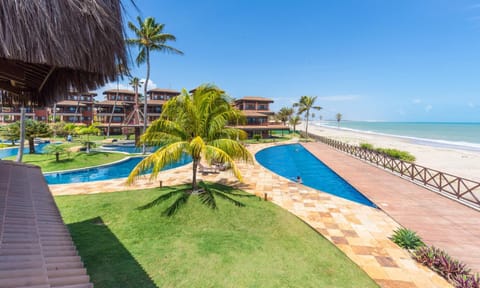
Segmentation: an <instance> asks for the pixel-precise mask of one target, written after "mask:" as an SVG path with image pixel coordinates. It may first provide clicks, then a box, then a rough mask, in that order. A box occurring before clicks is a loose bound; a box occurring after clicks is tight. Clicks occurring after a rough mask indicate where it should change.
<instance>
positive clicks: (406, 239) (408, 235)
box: [391, 228, 425, 250]
mask: <svg viewBox="0 0 480 288" xmlns="http://www.w3.org/2000/svg"><path fill="white" fill-rule="evenodd" d="M391 239H392V241H393V242H394V243H395V244H397V245H398V246H400V247H402V248H404V249H410V250H413V249H417V248H418V247H421V246H425V244H424V243H423V241H422V239H420V236H418V235H417V233H415V231H412V230H410V229H407V228H399V229H397V230H395V231H394V232H393V235H392V237H391Z"/></svg>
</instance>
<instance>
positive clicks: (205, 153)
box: [127, 85, 253, 215]
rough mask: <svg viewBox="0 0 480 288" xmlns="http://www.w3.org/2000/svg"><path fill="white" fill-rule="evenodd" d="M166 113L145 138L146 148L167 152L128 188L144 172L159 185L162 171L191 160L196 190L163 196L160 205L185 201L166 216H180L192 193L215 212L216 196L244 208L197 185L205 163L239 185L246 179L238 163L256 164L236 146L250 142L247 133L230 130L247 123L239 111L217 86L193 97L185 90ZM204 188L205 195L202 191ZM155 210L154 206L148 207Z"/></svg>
mask: <svg viewBox="0 0 480 288" xmlns="http://www.w3.org/2000/svg"><path fill="white" fill-rule="evenodd" d="M163 108H164V109H163V111H162V114H161V116H160V118H159V119H157V120H155V121H154V122H153V123H152V125H151V126H150V127H149V128H148V129H147V132H146V133H145V134H144V135H142V142H144V143H148V144H150V145H162V146H161V148H160V149H158V150H157V151H156V152H154V153H152V154H151V155H150V156H148V157H146V158H144V159H143V160H142V161H141V162H140V163H139V164H138V165H137V166H136V167H135V168H134V169H133V170H132V172H131V173H130V175H129V177H128V180H127V182H128V183H133V182H134V180H135V179H136V178H137V177H138V176H139V175H141V173H142V172H144V171H147V170H149V169H150V168H152V172H151V175H150V178H151V179H155V178H156V177H157V175H158V173H159V171H160V170H161V169H162V168H163V167H165V166H166V165H168V164H170V163H173V162H176V161H178V160H180V158H181V157H182V155H184V154H188V155H190V156H191V157H192V162H193V165H192V186H191V189H188V190H179V191H174V192H171V193H169V194H166V195H169V196H166V195H163V196H160V198H158V199H157V200H158V201H163V200H165V199H167V198H170V197H171V196H173V195H174V194H180V195H181V196H180V197H179V198H178V199H177V201H175V203H174V204H172V206H170V207H169V208H168V209H167V210H166V211H165V212H164V213H166V214H167V215H172V214H173V213H175V211H177V209H178V207H179V205H181V204H184V203H185V202H186V200H187V199H188V197H189V195H191V194H192V193H198V194H199V197H200V198H201V201H202V203H204V204H206V205H207V206H209V207H211V208H216V204H215V198H214V196H218V197H221V198H223V199H227V200H228V201H230V202H233V203H234V204H236V205H237V206H243V204H242V203H241V202H238V201H236V200H235V199H233V198H231V197H229V196H228V195H226V194H225V193H224V192H222V191H219V190H212V189H208V188H207V186H206V185H204V184H203V183H197V168H198V167H199V165H201V161H202V160H204V162H206V163H207V164H212V163H214V162H218V163H224V164H225V166H226V167H230V168H231V170H232V172H233V174H234V175H235V177H237V179H239V180H240V181H241V180H242V175H241V173H240V170H239V169H238V167H237V165H236V163H235V161H236V160H243V161H246V162H250V163H251V162H252V159H253V158H252V155H251V154H250V152H249V151H248V150H247V149H246V148H245V147H244V146H243V145H242V144H241V143H240V142H238V141H237V140H236V138H237V135H240V139H245V138H246V137H247V135H246V132H245V131H243V130H240V129H237V128H234V127H227V126H226V125H227V124H228V123H235V121H236V120H237V119H239V118H241V117H243V116H242V114H241V113H240V111H239V110H237V109H236V108H234V107H232V105H230V101H229V99H228V96H226V94H225V93H224V92H223V91H222V90H220V89H219V88H217V87H215V86H212V85H202V86H200V87H198V88H197V89H196V90H195V91H194V92H193V94H188V92H187V91H186V90H185V89H184V90H183V91H182V93H181V94H180V95H179V96H177V97H174V98H172V99H170V100H168V102H167V103H165V105H164V107H163ZM199 186H202V187H201V188H202V189H199ZM157 200H155V201H157ZM155 201H154V202H155ZM152 203H153V202H152ZM155 203H157V202H155ZM155 203H154V204H155ZM150 206H151V204H147V205H146V207H150Z"/></svg>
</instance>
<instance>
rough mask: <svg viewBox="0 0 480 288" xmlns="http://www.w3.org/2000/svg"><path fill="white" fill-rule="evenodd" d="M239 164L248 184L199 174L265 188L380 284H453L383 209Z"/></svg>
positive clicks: (187, 175)
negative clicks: (401, 237)
mask: <svg viewBox="0 0 480 288" xmlns="http://www.w3.org/2000/svg"><path fill="white" fill-rule="evenodd" d="M267 146H269V145H268V144H265V145H252V146H251V147H250V150H251V152H252V153H256V152H257V151H259V150H260V149H262V148H265V147H267ZM352 161H357V160H352ZM358 162H359V161H358ZM240 166H241V167H240V168H241V171H242V175H243V176H244V181H245V182H244V183H238V181H236V180H235V179H234V178H233V177H232V175H231V174H230V173H229V172H221V173H220V174H209V175H200V177H201V178H202V179H203V180H208V181H218V182H222V183H225V184H230V185H236V186H238V187H240V188H242V189H244V190H245V191H247V192H250V193H254V194H256V195H259V196H261V197H263V196H264V195H265V193H266V194H267V195H268V199H269V201H272V202H274V203H276V204H277V205H279V206H280V207H283V208H284V209H287V210H288V211H290V212H291V213H293V214H295V215H297V216H298V217H299V218H301V219H302V220H303V221H305V222H306V223H308V224H309V225H310V226H311V227H313V228H314V229H316V230H317V231H318V232H319V233H321V234H322V235H323V236H324V237H325V238H326V239H328V240H329V241H331V242H332V243H334V244H335V245H336V246H337V247H338V248H339V249H341V250H342V251H343V252H344V253H345V254H346V255H347V256H348V257H349V258H350V259H352V261H354V262H355V263H356V264H358V265H359V266H360V267H361V268H362V269H363V270H364V271H365V272H366V273H367V274H368V275H369V276H370V277H372V279H374V280H375V281H376V282H377V283H378V284H379V285H380V286H381V287H385V288H387V287H392V288H393V287H395V288H397V287H398V288H402V287H418V288H420V287H451V286H450V285H449V284H448V283H447V282H446V281H445V280H444V279H443V278H441V277H440V276H438V275H437V274H435V273H434V272H432V271H430V270H429V269H427V268H425V267H424V266H422V265H420V264H418V263H417V262H416V261H414V260H413V259H412V258H411V257H410V255H409V254H408V253H407V252H406V251H404V250H403V249H401V248H399V247H398V246H396V245H395V244H394V243H393V242H391V241H390V240H389V239H388V237H389V236H391V235H392V231H393V230H395V229H396V228H397V227H398V226H399V225H398V224H397V223H396V222H395V221H394V220H393V219H392V218H390V217H389V216H388V215H387V214H385V213H384V212H382V211H381V210H379V209H374V208H370V207H367V206H364V205H361V204H357V203H354V202H351V201H348V200H344V199H342V198H338V197H336V196H333V195H330V194H327V193H323V192H319V191H317V190H314V189H311V188H309V187H306V186H303V185H301V184H297V183H294V182H292V181H290V180H288V179H286V178H283V177H281V176H278V175H275V174H273V173H271V172H270V171H268V170H266V169H264V168H263V167H261V166H260V165H259V164H255V165H253V166H252V165H246V164H242V165H240ZM375 177H378V176H376V175H375ZM191 178H192V175H191V165H186V166H183V167H179V168H176V169H172V170H168V171H164V172H161V173H160V175H159V178H158V179H157V180H156V181H149V180H148V179H147V178H145V177H144V178H142V179H139V181H138V182H137V183H136V184H135V186H131V187H128V186H126V185H125V179H118V180H109V181H101V182H90V183H81V184H69V185H52V186H50V190H51V191H52V193H53V194H54V195H67V194H90V193H99V192H114V191H120V190H130V189H139V188H147V187H158V186H159V185H160V181H162V185H176V184H180V183H188V182H190V181H191Z"/></svg>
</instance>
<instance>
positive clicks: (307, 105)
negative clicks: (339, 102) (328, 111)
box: [293, 96, 322, 138]
mask: <svg viewBox="0 0 480 288" xmlns="http://www.w3.org/2000/svg"><path fill="white" fill-rule="evenodd" d="M315 100H317V96H302V97H300V101H298V103H294V104H293V107H298V114H303V113H305V122H306V124H305V134H306V137H307V138H308V121H309V119H310V116H311V115H310V110H312V109H315V110H320V109H322V107H320V106H314V105H315Z"/></svg>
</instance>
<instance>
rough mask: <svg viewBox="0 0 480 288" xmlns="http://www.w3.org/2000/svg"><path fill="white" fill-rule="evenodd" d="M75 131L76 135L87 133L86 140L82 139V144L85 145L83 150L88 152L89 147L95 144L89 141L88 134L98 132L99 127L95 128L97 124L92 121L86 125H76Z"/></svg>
mask: <svg viewBox="0 0 480 288" xmlns="http://www.w3.org/2000/svg"><path fill="white" fill-rule="evenodd" d="M75 132H76V133H77V134H78V135H87V140H86V141H84V142H83V144H84V145H85V151H86V152H87V153H90V147H91V146H92V145H94V144H95V143H94V142H90V135H96V134H98V133H100V129H98V128H97V124H96V123H94V124H92V125H90V126H88V127H77V129H75Z"/></svg>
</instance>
